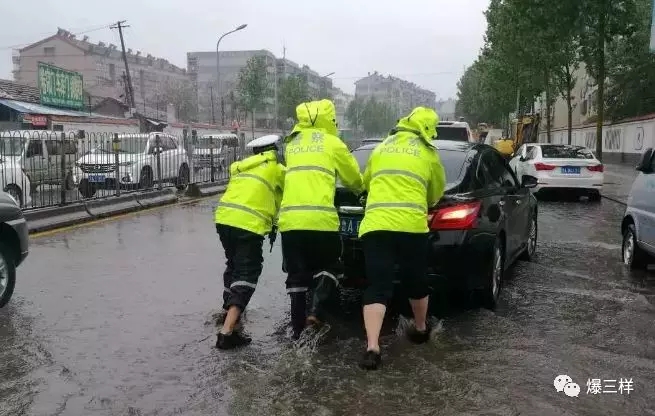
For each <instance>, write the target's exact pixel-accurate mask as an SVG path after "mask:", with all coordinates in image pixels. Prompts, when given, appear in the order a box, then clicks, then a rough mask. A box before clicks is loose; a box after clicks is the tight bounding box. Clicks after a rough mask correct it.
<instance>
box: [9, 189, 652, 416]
mask: <svg viewBox="0 0 655 416" xmlns="http://www.w3.org/2000/svg"><path fill="white" fill-rule="evenodd" d="M214 205H215V203H214V202H213V201H207V200H206V201H201V202H199V203H197V204H192V205H185V206H178V207H169V208H163V209H159V210H156V211H150V212H145V213H141V214H137V215H135V216H131V217H126V218H122V219H117V220H114V221H108V222H104V223H98V224H95V225H91V226H88V227H84V228H79V229H75V230H71V231H68V232H63V233H60V234H53V235H51V236H43V237H38V238H35V239H33V240H32V247H31V253H30V256H29V257H28V259H27V260H26V262H25V264H24V265H23V266H21V268H20V270H19V280H18V283H17V287H16V293H15V295H14V299H13V300H12V302H11V303H10V304H9V305H8V306H7V307H6V308H4V309H2V310H0V416H18V415H34V416H42V415H44V416H45V415H48V416H51V415H71V416H76V415H80V416H87V415H107V416H109V415H130V416H137V415H138V416H146V415H149V416H150V415H152V416H155V415H157V416H160V415H189V416H191V415H194V416H195V415H383V414H384V415H400V414H412V415H590V416H591V415H594V416H596V415H628V414H630V415H655V403H654V402H653V400H652V398H653V397H655V327H654V326H653V322H654V321H655V306H654V305H655V275H654V274H652V273H651V274H634V275H631V274H629V273H628V272H627V271H626V270H625V269H624V268H623V267H622V265H621V261H620V257H621V255H620V243H621V237H620V235H619V234H620V232H619V231H618V230H619V225H620V220H621V217H622V214H623V210H624V207H623V206H621V205H619V204H615V203H613V202H611V201H607V200H603V202H602V203H601V204H592V203H585V202H580V203H575V202H544V203H540V217H539V228H540V242H539V246H538V256H537V258H536V260H535V261H534V262H533V263H525V262H521V263H518V264H517V265H516V267H515V268H514V270H513V271H512V273H511V274H510V276H509V280H508V281H507V282H506V285H505V287H504V289H503V292H502V294H501V306H500V307H499V308H498V310H497V311H496V312H495V313H494V312H489V311H485V310H458V311H452V312H451V313H449V314H448V315H447V316H446V317H445V318H444V319H443V320H441V321H439V324H438V328H439V329H438V331H437V333H436V334H435V339H434V341H433V342H432V343H430V344H427V345H423V346H418V347H416V346H411V345H410V344H409V343H408V342H407V341H405V340H404V339H403V337H402V336H398V335H397V333H399V332H400V330H401V329H402V327H403V325H404V324H405V322H404V320H402V319H400V320H397V321H392V322H391V323H390V324H389V328H388V330H387V335H386V336H385V337H384V338H383V340H382V343H383V357H384V359H385V366H384V367H383V369H382V370H381V371H378V372H372V373H366V372H363V371H361V370H360V369H359V368H357V366H356V363H357V360H358V358H359V356H360V354H361V352H362V348H363V346H364V345H365V344H364V337H363V329H362V324H361V318H360V316H359V314H360V312H359V309H358V305H357V304H356V301H353V302H354V303H353V302H351V303H350V304H348V303H347V302H345V301H344V308H343V312H342V313H341V315H340V316H339V319H338V320H336V321H334V322H333V326H332V328H331V329H330V330H329V331H328V332H327V334H325V336H324V338H322V339H321V340H320V342H318V343H317V344H318V345H313V344H312V343H308V344H304V345H302V346H296V347H294V346H292V345H291V343H290V341H289V340H288V338H287V335H286V328H285V324H286V321H287V315H286V313H287V309H288V305H287V298H286V295H285V293H284V284H283V282H284V276H283V274H282V271H281V269H280V251H279V246H276V247H275V248H274V250H273V253H271V254H269V253H268V247H267V246H265V254H264V258H265V266H264V270H265V271H264V275H263V276H262V279H261V280H260V285H259V287H258V290H257V292H256V293H255V295H254V297H253V299H252V302H251V305H250V306H249V309H248V312H247V316H246V326H247V329H248V330H249V332H250V333H251V334H252V336H253V339H254V341H253V344H252V345H251V346H250V347H248V348H245V349H242V350H238V351H231V352H219V351H217V350H216V349H214V348H213V346H214V342H215V336H214V334H215V327H214V322H213V318H212V314H213V313H215V312H216V311H217V309H218V308H219V307H220V305H221V301H220V299H221V290H222V286H223V285H222V281H221V273H222V270H223V261H224V260H223V255H222V251H221V248H220V245H219V241H218V238H217V235H216V232H215V228H214V225H213V222H212V221H213V216H212V209H213V206H214ZM278 240H279V239H278ZM560 374H566V375H568V376H570V377H571V378H572V379H573V381H574V382H575V383H577V384H579V385H580V388H581V392H580V395H579V397H577V398H576V397H568V396H566V395H565V394H564V393H563V392H557V391H556V389H555V387H554V385H553V380H554V379H555V377H556V376H558V375H560ZM621 378H623V379H632V382H633V383H632V384H631V385H630V386H631V387H632V389H633V390H632V391H630V392H629V394H628V392H627V391H626V390H624V392H623V394H621V393H620V392H618V385H619V379H621ZM588 379H601V381H603V380H605V381H606V380H609V379H614V380H616V385H617V388H616V389H615V390H617V393H601V394H597V395H592V394H587V384H586V383H587V380H588ZM604 384H606V383H604ZM624 387H625V386H624Z"/></svg>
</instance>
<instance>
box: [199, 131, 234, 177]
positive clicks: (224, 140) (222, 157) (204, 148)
mask: <svg viewBox="0 0 655 416" xmlns="http://www.w3.org/2000/svg"><path fill="white" fill-rule="evenodd" d="M240 148H241V144H240V143H239V137H238V136H237V135H236V134H232V133H217V134H204V135H202V136H201V137H200V138H198V142H197V143H194V146H193V169H194V171H196V172H197V171H199V170H201V169H209V168H210V167H211V166H212V158H213V166H214V170H215V171H216V172H222V171H223V170H225V169H227V168H229V166H230V164H231V163H232V162H234V161H235V160H237V155H239V154H240V153H241V152H240Z"/></svg>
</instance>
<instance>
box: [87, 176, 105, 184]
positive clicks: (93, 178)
mask: <svg viewBox="0 0 655 416" xmlns="http://www.w3.org/2000/svg"><path fill="white" fill-rule="evenodd" d="M89 182H93V183H104V182H105V175H89Z"/></svg>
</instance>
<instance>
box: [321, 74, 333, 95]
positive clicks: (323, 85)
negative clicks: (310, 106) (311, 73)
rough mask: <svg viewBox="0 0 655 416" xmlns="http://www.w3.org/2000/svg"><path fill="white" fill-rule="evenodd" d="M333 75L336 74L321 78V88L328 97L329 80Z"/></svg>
mask: <svg viewBox="0 0 655 416" xmlns="http://www.w3.org/2000/svg"><path fill="white" fill-rule="evenodd" d="M332 75H334V72H330V73H329V74H326V75H323V76H322V77H321V80H322V82H321V84H322V85H321V87H322V89H324V90H325V95H327V78H328V77H331V76H332Z"/></svg>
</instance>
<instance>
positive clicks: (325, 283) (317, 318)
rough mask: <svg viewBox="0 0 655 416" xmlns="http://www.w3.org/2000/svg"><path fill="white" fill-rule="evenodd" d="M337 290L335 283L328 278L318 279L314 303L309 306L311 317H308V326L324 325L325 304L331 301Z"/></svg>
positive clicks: (314, 292)
mask: <svg viewBox="0 0 655 416" xmlns="http://www.w3.org/2000/svg"><path fill="white" fill-rule="evenodd" d="M336 288H337V285H336V283H335V281H334V280H333V279H332V278H330V277H328V276H320V277H318V278H317V279H316V286H315V287H314V291H313V293H312V303H311V305H310V306H309V316H308V317H307V325H308V326H309V325H322V324H323V321H324V319H325V315H324V312H323V309H324V305H325V302H327V301H328V300H329V299H330V297H331V296H332V294H333V293H334V291H335V290H336Z"/></svg>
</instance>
